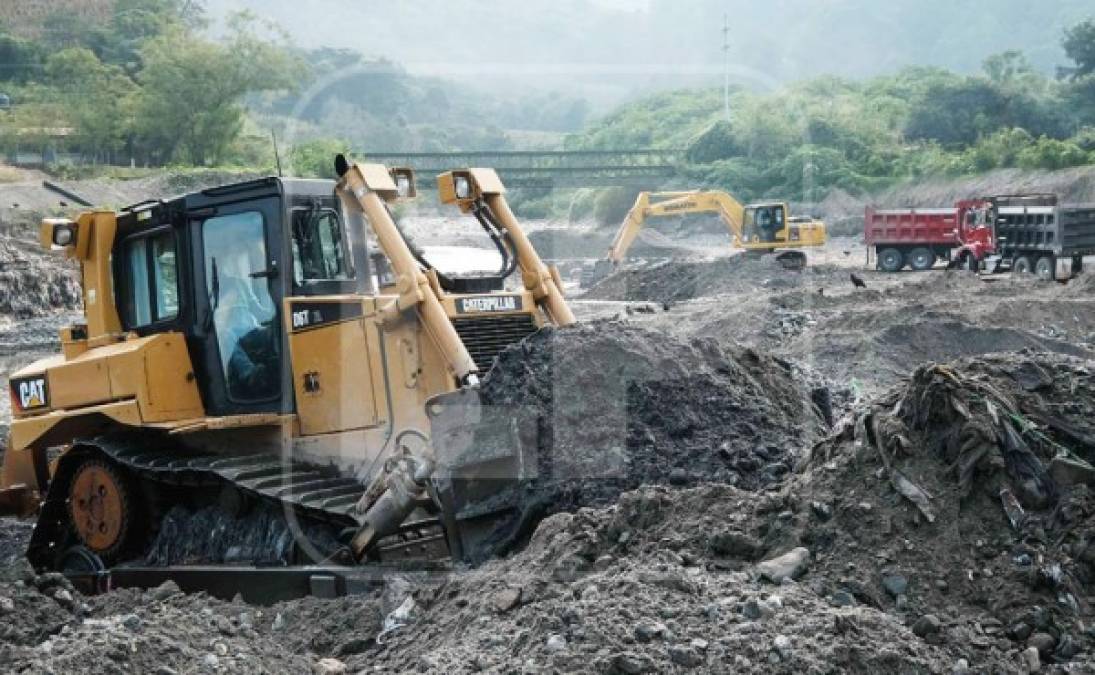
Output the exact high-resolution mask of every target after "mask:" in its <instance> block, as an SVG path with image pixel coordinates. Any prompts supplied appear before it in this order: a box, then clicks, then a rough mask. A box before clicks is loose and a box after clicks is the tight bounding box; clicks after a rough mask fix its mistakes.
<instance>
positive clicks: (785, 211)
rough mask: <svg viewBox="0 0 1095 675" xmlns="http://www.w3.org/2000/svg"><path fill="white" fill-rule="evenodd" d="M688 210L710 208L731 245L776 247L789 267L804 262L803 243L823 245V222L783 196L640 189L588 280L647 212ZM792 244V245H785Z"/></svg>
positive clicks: (601, 272)
mask: <svg viewBox="0 0 1095 675" xmlns="http://www.w3.org/2000/svg"><path fill="white" fill-rule="evenodd" d="M688 213H714V214H717V215H718V216H719V217H720V218H722V221H723V222H724V223H726V226H727V228H728V229H729V230H730V236H731V237H732V238H733V246H734V248H737V249H743V250H745V251H746V252H749V253H774V254H776V256H777V259H778V260H779V262H780V264H781V265H783V266H784V267H785V268H787V269H802V268H804V267H805V266H806V254H805V253H803V252H802V251H800V250H797V249H801V248H806V247H816V246H824V245H825V241H826V235H825V223H823V222H821V221H820V220H816V219H814V218H811V217H806V216H792V215H791V209H790V207H789V206H788V205H787V203H786V202H763V203H757V204H749V205H743V204H741V202H739V201H738V200H737V199H735V198H734V197H732V196H731V195H730V194H728V193H726V192H722V191H719V190H712V191H701V190H695V191H688V192H640V193H639V196H638V198H636V200H635V205H634V206H632V207H631V210H630V211H628V213H627V216H626V217H625V218H624V222H623V224H621V225H620V229H619V230H617V232H616V236H615V237H614V238H613V240H612V246H611V247H610V248H609V250H608V255H607V256H606V257H605V259H604V260H601V261H598V263H597V265H596V267H595V268H594V271H593V277H592V279H591V280H593V281H595V280H596V279H598V278H603V277H604V276H607V275H608V274H609V273H611V271H612V270H614V269H616V268H617V267H618V266H619V265H620V263H622V262H623V260H624V258H625V257H626V256H627V252H628V250H629V249H630V248H631V245H632V244H633V243H634V242H635V238H636V237H637V236H638V234H639V232H640V230H642V228H643V225H645V224H646V221H647V219H648V218H657V217H665V216H679V215H684V214H688ZM787 249H790V250H787Z"/></svg>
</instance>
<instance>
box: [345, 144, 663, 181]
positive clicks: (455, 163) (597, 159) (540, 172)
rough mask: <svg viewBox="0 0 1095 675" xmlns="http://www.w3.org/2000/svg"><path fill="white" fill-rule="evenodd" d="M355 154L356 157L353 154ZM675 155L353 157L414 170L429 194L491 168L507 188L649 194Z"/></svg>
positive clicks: (601, 152)
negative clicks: (448, 177) (461, 174)
mask: <svg viewBox="0 0 1095 675" xmlns="http://www.w3.org/2000/svg"><path fill="white" fill-rule="evenodd" d="M355 154H357V153H355ZM682 155H683V152H681V151H680V150H621V151H611V150H573V151H571V150H555V151H538V150H499V151H484V152H368V151H366V152H363V153H360V154H357V157H358V158H359V159H361V160H363V161H366V162H377V163H380V164H385V165H387V166H408V167H411V168H412V169H414V170H415V174H416V175H417V178H418V186H419V189H434V187H435V186H436V185H437V176H438V174H440V173H444V172H445V171H449V170H452V169H463V168H468V167H490V168H493V169H496V170H497V171H498V175H499V176H500V177H501V178H502V181H503V182H504V183H505V184H506V186H508V187H515V188H540V189H552V188H567V187H612V186H635V187H640V188H646V189H653V188H656V187H658V185H659V184H660V183H661V182H662V181H664V180H666V179H669V178H672V177H674V176H675V175H677V168H676V167H677V166H678V165H679V163H680V161H681V158H682Z"/></svg>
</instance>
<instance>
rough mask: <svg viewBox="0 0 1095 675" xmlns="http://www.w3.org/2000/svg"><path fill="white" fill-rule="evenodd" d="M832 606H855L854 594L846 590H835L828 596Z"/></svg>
mask: <svg viewBox="0 0 1095 675" xmlns="http://www.w3.org/2000/svg"><path fill="white" fill-rule="evenodd" d="M829 603H830V604H831V605H833V606H834V607H855V596H854V595H852V594H851V593H849V592H848V591H837V592H836V593H833V595H832V597H830V598H829Z"/></svg>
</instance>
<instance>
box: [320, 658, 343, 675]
mask: <svg viewBox="0 0 1095 675" xmlns="http://www.w3.org/2000/svg"><path fill="white" fill-rule="evenodd" d="M312 671H313V672H314V673H315V674H316V675H342V674H343V673H345V672H346V664H345V663H343V662H342V661H339V660H338V659H333V658H330V657H327V658H325V659H320V660H319V661H316V665H315V666H313V667H312Z"/></svg>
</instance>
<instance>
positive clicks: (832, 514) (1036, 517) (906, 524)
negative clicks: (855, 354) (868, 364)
mask: <svg viewBox="0 0 1095 675" xmlns="http://www.w3.org/2000/svg"><path fill="white" fill-rule="evenodd" d="M1093 459H1095V371H1093V369H1092V362H1091V361H1085V360H1079V359H1073V358H1070V357H1067V356H1061V355H1056V354H1053V355H1050V354H1011V355H1003V354H998V355H989V356H986V357H982V358H978V359H969V360H964V361H959V362H957V363H954V364H951V365H928V366H923V367H921V368H919V369H918V370H917V371H916V372H915V373H914V374H913V376H912V378H911V380H910V381H909V382H908V383H907V384H904V385H902V386H899V387H897V388H895V389H894V390H892V391H891V392H890V393H889V394H888V395H886V396H884V397H881V398H880V399H877V400H876V401H875V402H874V403H873V404H871V405H870V406H869V407H868V408H867V409H865V410H862V411H861V412H860V413H859V414H858V415H855V416H854V417H849V418H847V419H846V420H845V423H844V424H843V426H842V427H841V429H840V430H838V431H837V432H836V433H835V434H834V436H833V437H832V438H831V439H829V440H827V441H826V442H824V443H821V444H819V445H818V446H816V447H815V448H814V452H813V453H812V455H811V457H810V458H809V459H808V460H807V461H805V462H804V464H803V465H802V466H801V467H800V471H801V474H800V475H797V476H796V477H795V480H793V481H791V482H790V483H789V485H788V487H787V488H786V490H787V494H788V495H789V496H793V497H794V498H795V500H796V501H797V502H798V503H799V505H800V506H799V512H801V513H804V514H805V516H804V517H802V520H803V521H804V522H803V523H802V524H801V525H800V527H799V528H798V533H799V536H798V537H797V539H796V541H798V542H799V543H802V544H803V545H806V546H808V547H809V548H810V550H811V552H812V554H813V555H814V556H816V558H817V560H818V562H819V565H817V571H819V572H821V573H822V574H823V575H824V576H826V577H827V582H828V584H829V587H828V592H830V593H833V594H836V593H844V594H849V595H851V596H852V597H854V598H855V599H856V600H857V602H859V603H864V604H868V605H871V606H875V607H879V608H883V609H887V610H890V611H896V612H899V613H903V614H905V615H906V616H908V617H909V618H910V619H915V618H916V617H920V618H923V617H930V619H929V621H930V622H931V623H932V624H933V625H936V624H938V627H937V628H933V629H932V635H933V636H934V637H933V639H935V640H938V641H942V642H960V643H966V644H970V645H972V646H973V647H975V648H976V650H978V651H980V652H982V653H983V654H987V653H989V652H992V651H993V650H998V651H1000V652H1004V653H1014V652H1023V651H1024V650H1026V649H1027V648H1030V647H1035V648H1036V649H1037V651H1038V653H1039V657H1040V658H1041V659H1042V660H1043V661H1048V662H1067V661H1069V660H1070V659H1073V658H1074V657H1076V656H1077V655H1078V654H1080V653H1081V652H1088V653H1090V651H1091V648H1092V647H1093V646H1095V641H1093V636H1092V635H1091V634H1089V632H1088V626H1089V625H1090V606H1089V605H1088V601H1087V597H1088V596H1089V595H1090V592H1091V586H1090V584H1091V582H1092V581H1093V580H1095V567H1093V566H1092V564H1093V563H1095V494H1093V492H1092V489H1093V487H1095V467H1093V466H1092V465H1091V464H1090V462H1091V461H1092V460H1093ZM811 519H816V520H821V521H823V522H822V523H814V524H810V525H807V524H806V523H805V521H809V520H811Z"/></svg>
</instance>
